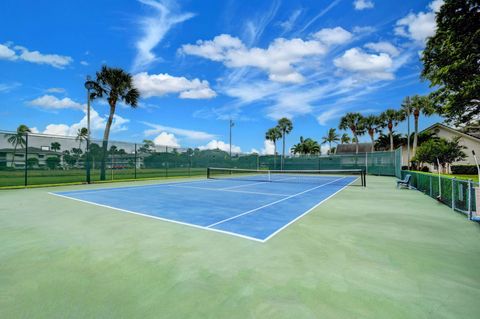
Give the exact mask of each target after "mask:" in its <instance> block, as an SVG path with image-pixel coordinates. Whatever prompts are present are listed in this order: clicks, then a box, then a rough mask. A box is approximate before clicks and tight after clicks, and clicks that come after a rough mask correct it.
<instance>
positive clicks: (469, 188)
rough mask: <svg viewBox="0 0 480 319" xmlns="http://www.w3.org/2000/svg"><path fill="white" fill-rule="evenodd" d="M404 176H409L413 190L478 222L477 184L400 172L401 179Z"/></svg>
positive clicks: (424, 174)
mask: <svg viewBox="0 0 480 319" xmlns="http://www.w3.org/2000/svg"><path fill="white" fill-rule="evenodd" d="M406 175H411V181H410V185H411V186H412V187H413V188H415V189H417V190H419V191H421V192H423V193H424V194H426V195H428V196H430V197H432V198H435V199H437V200H438V201H440V202H442V203H443V204H445V205H447V206H449V207H451V208H452V209H454V210H456V211H458V212H461V213H463V214H465V215H467V216H468V217H469V218H470V219H472V220H480V219H479V216H477V211H476V194H477V192H480V189H479V183H478V182H474V181H472V180H463V179H457V178H450V177H446V176H438V175H435V174H428V173H420V172H413V171H402V178H405V176H406ZM478 213H480V212H478Z"/></svg>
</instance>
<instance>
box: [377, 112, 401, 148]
mask: <svg viewBox="0 0 480 319" xmlns="http://www.w3.org/2000/svg"><path fill="white" fill-rule="evenodd" d="M380 119H381V121H382V127H385V126H386V127H387V128H388V134H389V135H390V151H393V130H394V128H395V127H396V126H397V125H398V123H400V122H401V121H403V120H405V112H403V111H397V110H395V109H388V110H385V111H384V112H383V113H382V114H381V115H380Z"/></svg>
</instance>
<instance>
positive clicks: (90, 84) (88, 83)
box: [85, 75, 95, 184]
mask: <svg viewBox="0 0 480 319" xmlns="http://www.w3.org/2000/svg"><path fill="white" fill-rule="evenodd" d="M94 87H95V82H94V81H92V80H91V78H90V76H89V75H87V81H85V88H86V89H87V183H88V184H90V91H91V90H92V89H93V88H94Z"/></svg>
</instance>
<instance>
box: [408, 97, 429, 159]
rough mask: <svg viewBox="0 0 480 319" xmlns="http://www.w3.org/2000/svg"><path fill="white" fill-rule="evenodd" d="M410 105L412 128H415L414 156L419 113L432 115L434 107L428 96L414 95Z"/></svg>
mask: <svg viewBox="0 0 480 319" xmlns="http://www.w3.org/2000/svg"><path fill="white" fill-rule="evenodd" d="M411 105H412V109H413V119H414V130H415V132H414V136H413V152H412V153H413V154H412V156H415V152H416V150H417V144H418V118H419V117H420V113H421V114H423V115H425V116H430V115H432V114H433V113H434V108H433V105H432V103H431V101H430V99H429V98H428V96H419V95H414V96H413V97H412V98H411Z"/></svg>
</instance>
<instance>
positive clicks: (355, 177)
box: [207, 167, 367, 186]
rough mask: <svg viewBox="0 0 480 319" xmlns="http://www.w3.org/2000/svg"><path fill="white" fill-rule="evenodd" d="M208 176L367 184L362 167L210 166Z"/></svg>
mask: <svg viewBox="0 0 480 319" xmlns="http://www.w3.org/2000/svg"><path fill="white" fill-rule="evenodd" d="M207 178H209V179H225V180H242V181H253V182H257V181H258V182H279V183H311V184H327V183H328V184H341V185H345V186H347V185H349V186H350V185H351V186H366V184H367V181H366V174H365V170H362V169H348V170H346V169H340V170H253V169H239V168H219V167H209V168H208V169H207Z"/></svg>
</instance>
